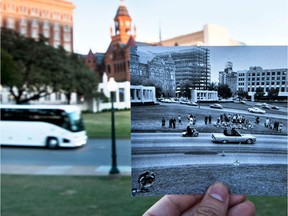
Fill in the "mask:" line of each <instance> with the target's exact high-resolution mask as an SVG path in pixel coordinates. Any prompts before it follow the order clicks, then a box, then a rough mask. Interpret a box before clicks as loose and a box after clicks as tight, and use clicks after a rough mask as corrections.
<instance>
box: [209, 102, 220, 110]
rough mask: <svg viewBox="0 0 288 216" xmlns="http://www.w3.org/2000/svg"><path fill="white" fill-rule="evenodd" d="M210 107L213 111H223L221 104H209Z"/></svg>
mask: <svg viewBox="0 0 288 216" xmlns="http://www.w3.org/2000/svg"><path fill="white" fill-rule="evenodd" d="M210 107H211V108H214V109H223V106H222V105H221V104H217V103H215V104H211V105H210Z"/></svg>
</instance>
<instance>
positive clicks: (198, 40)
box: [160, 24, 244, 46]
mask: <svg viewBox="0 0 288 216" xmlns="http://www.w3.org/2000/svg"><path fill="white" fill-rule="evenodd" d="M160 43H161V45H162V46H175V45H176V46H201V45H202V46H203V45H209V46H239V45H244V43H242V42H239V41H237V40H234V39H231V38H230V36H229V31H228V29H227V28H225V27H223V26H219V25H215V24H206V25H205V26H204V27H203V30H201V31H198V32H193V33H190V34H186V35H180V36H177V37H174V38H170V39H167V40H162V41H161V42H160Z"/></svg>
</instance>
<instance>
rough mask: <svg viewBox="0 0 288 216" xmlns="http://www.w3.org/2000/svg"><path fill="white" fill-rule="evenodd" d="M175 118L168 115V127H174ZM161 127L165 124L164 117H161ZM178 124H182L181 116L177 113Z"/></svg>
mask: <svg viewBox="0 0 288 216" xmlns="http://www.w3.org/2000/svg"><path fill="white" fill-rule="evenodd" d="M176 121H177V120H176V118H175V117H170V118H169V128H174V129H175V128H176ZM161 122H162V127H165V126H166V119H165V118H164V117H162V120H161ZM178 124H182V122H181V116H180V115H179V116H178Z"/></svg>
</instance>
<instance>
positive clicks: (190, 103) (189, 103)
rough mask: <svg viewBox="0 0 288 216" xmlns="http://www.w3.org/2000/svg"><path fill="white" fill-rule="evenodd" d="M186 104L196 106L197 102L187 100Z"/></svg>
mask: <svg viewBox="0 0 288 216" xmlns="http://www.w3.org/2000/svg"><path fill="white" fill-rule="evenodd" d="M187 105H189V106H198V104H197V103H195V102H187Z"/></svg>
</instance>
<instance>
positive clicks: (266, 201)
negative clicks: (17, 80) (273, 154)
mask: <svg viewBox="0 0 288 216" xmlns="http://www.w3.org/2000/svg"><path fill="white" fill-rule="evenodd" d="M130 191H131V182H130V177H109V176H107V177H96V176H77V177H76V176H23V175H2V176H1V215H3V216H18V215H21V216H26V215H27V216H28V215H29V216H30V215H41V216H46V215H47V216H50V215H53V216H66V215H67V216H68V215H87V216H89V215H97V216H102V215H109V216H110V215H117V216H122V215H123V216H124V215H125V216H129V215H131V216H132V215H133V216H134V215H142V214H143V213H144V212H145V211H146V210H147V209H148V208H149V207H150V206H151V205H153V204H154V203H155V202H156V201H157V200H158V199H159V198H160V197H134V198H132V197H131V195H130ZM248 198H249V200H251V201H253V202H254V204H255V205H256V208H257V214H256V215H261V216H266V215H267V216H268V215H269V216H270V215H277V216H286V215H287V197H254V196H253V197H248Z"/></svg>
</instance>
